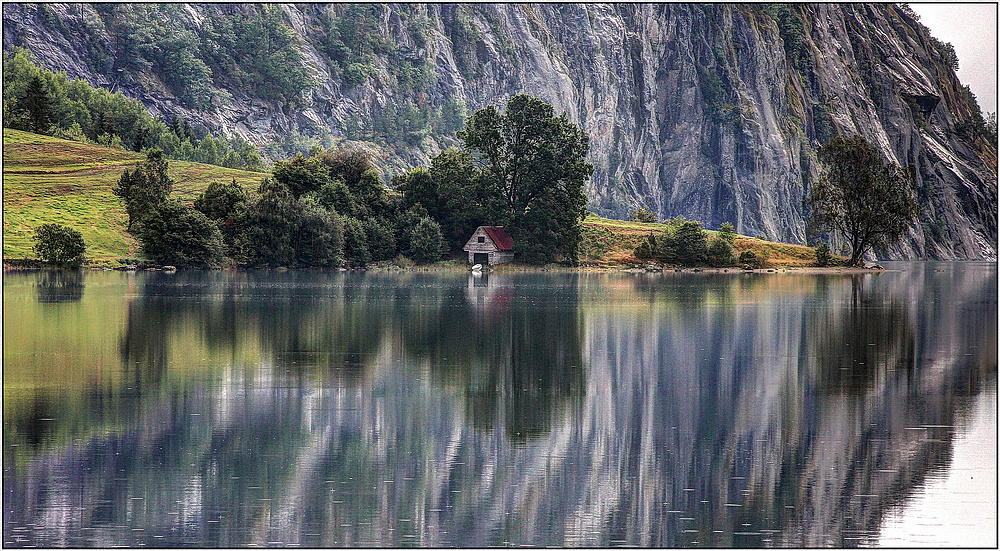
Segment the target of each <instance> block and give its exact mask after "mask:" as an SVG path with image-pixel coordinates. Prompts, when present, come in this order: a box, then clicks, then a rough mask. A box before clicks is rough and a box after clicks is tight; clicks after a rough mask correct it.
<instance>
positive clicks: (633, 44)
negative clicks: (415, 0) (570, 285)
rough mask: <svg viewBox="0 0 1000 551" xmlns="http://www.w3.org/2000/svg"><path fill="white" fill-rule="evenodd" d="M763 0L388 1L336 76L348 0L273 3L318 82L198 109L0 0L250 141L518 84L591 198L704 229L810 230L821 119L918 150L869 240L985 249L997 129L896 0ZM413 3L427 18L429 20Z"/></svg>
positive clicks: (72, 52)
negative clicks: (362, 62) (908, 215)
mask: <svg viewBox="0 0 1000 551" xmlns="http://www.w3.org/2000/svg"><path fill="white" fill-rule="evenodd" d="M775 7H776V6H770V7H757V6H745V5H730V4H710V5H704V4H613V5H604V4H570V5H556V4H538V5H524V4H468V5H461V4H459V5H453V4H431V5H427V6H419V5H417V6H413V5H407V6H403V5H387V6H385V7H383V8H381V10H382V11H381V12H380V16H379V22H378V24H379V26H380V30H381V31H382V32H383V33H384V36H386V37H387V38H388V39H389V40H390V41H393V42H394V44H395V45H396V50H395V53H393V54H382V55H379V56H377V57H376V58H375V59H374V60H373V62H372V68H373V75H372V77H371V78H369V79H368V81H367V82H366V83H363V84H360V85H350V84H346V83H345V82H342V78H341V77H340V76H338V74H339V73H338V70H337V69H336V68H335V64H334V62H333V61H332V60H331V59H329V57H328V56H327V54H325V53H324V51H325V50H324V49H323V48H322V44H321V41H320V37H319V36H318V34H317V31H316V29H317V28H319V27H320V23H319V21H320V19H321V17H323V16H324V14H333V16H334V17H336V16H338V15H339V14H342V13H343V11H344V6H343V5H339V6H338V5H318V4H313V5H283V6H282V12H283V17H284V21H285V23H286V24H287V25H288V26H289V27H290V28H292V29H293V30H294V31H295V32H296V33H298V35H299V37H300V43H299V48H300V51H301V53H302V55H303V63H304V64H305V65H306V66H307V67H309V69H310V71H311V73H312V74H313V75H314V76H315V77H316V79H317V81H318V83H319V84H318V85H317V86H316V87H315V88H313V89H311V90H310V91H308V92H307V93H306V101H305V102H304V104H303V105H301V106H297V107H294V108H289V107H287V106H283V105H274V104H267V103H265V102H262V101H260V100H259V98H253V97H247V95H246V94H245V92H243V91H241V90H237V89H225V90H224V91H225V92H227V93H228V94H229V95H231V96H232V99H231V100H227V101H222V102H219V104H218V105H217V106H216V107H214V108H213V109H212V110H210V111H192V110H190V109H187V108H185V107H184V106H182V105H180V104H179V102H178V101H177V100H175V99H174V97H173V96H172V95H171V93H170V91H169V90H168V89H165V88H164V87H162V86H157V84H156V79H150V78H148V75H138V74H131V73H128V72H127V71H126V72H118V73H117V74H106V72H101V71H98V70H95V69H94V68H93V65H94V64H93V63H90V62H88V59H87V55H90V54H87V52H94V51H102V48H103V49H104V50H107V51H111V52H112V53H113V50H114V45H113V41H112V40H111V37H110V36H109V35H108V31H107V29H106V27H105V26H104V24H103V21H102V19H101V17H100V16H99V15H98V14H97V12H96V11H95V10H94V9H93V8H92V7H91V5H87V4H73V5H58V4H54V5H49V9H48V11H47V13H49V14H53V13H54V14H55V17H53V16H52V15H47V16H45V17H43V16H42V15H41V14H40V13H39V8H38V5H34V4H4V7H3V17H4V48H5V49H7V48H10V47H13V46H24V47H27V48H28V49H29V50H31V51H32V52H34V53H35V55H36V56H38V57H39V59H40V61H41V62H42V64H43V65H45V66H46V67H49V68H51V69H58V70H62V71H65V72H66V73H67V74H68V75H69V76H71V77H81V78H85V79H87V80H88V81H90V82H91V83H93V84H96V85H100V86H107V87H111V88H115V89H119V90H121V91H122V92H123V93H125V94H126V95H129V96H132V97H136V98H138V99H140V100H141V101H142V102H143V103H144V104H145V105H146V106H147V107H148V108H149V110H150V111H151V112H153V113H155V114H159V115H165V114H171V113H181V114H184V115H185V116H187V117H188V118H190V119H192V120H195V121H198V122H200V123H201V124H203V125H204V126H206V127H207V128H209V129H211V130H212V131H213V132H215V133H216V134H222V135H229V136H235V135H238V136H241V137H243V138H245V139H247V140H248V141H250V142H252V143H255V144H257V145H263V144H265V143H267V142H274V141H280V140H281V139H282V138H284V137H286V136H288V135H290V134H296V133H297V134H301V135H303V136H315V137H322V136H327V137H328V138H329V137H331V136H332V137H342V136H345V135H347V134H348V131H347V128H348V125H350V124H352V121H354V120H357V118H358V117H364V116H371V115H372V114H373V113H380V112H382V111H383V110H384V109H386V108H387V106H400V105H402V104H403V103H404V102H406V101H428V102H430V103H431V105H434V106H440V105H443V104H444V102H445V101H447V100H448V99H449V98H453V97H459V98H463V99H464V101H465V102H466V105H467V106H468V109H469V112H471V111H472V110H474V109H477V108H480V107H483V106H485V105H488V104H496V105H503V104H504V102H505V101H506V99H507V98H509V97H510V96H511V95H513V94H516V93H521V92H525V93H529V94H533V95H536V96H539V97H541V98H542V99H545V100H546V101H549V102H551V103H552V104H553V105H554V106H555V108H556V110H557V111H565V112H566V113H567V114H568V116H569V118H570V119H571V120H573V121H574V122H576V123H578V124H580V125H581V126H582V127H583V128H584V129H585V130H586V131H587V132H588V134H589V135H590V137H591V154H590V158H591V161H592V162H593V163H594V165H595V168H596V170H595V173H594V176H593V179H592V181H591V183H590V186H589V189H588V190H587V191H588V194H589V197H590V199H591V208H592V210H595V211H597V212H599V213H601V214H605V215H610V216H617V217H624V216H627V213H629V212H630V211H631V210H632V209H634V208H635V207H638V206H644V207H646V208H648V209H650V210H652V211H654V212H656V213H657V214H658V215H659V216H660V217H661V218H668V217H672V216H676V215H684V216H685V217H687V218H691V219H695V220H700V221H702V222H704V223H705V225H706V226H707V227H709V228H717V227H718V226H719V225H721V224H722V223H723V222H726V221H729V222H732V223H733V224H734V225H735V226H736V229H737V231H738V232H740V233H743V234H749V235H756V234H764V235H765V236H766V237H768V238H769V239H776V240H781V241H788V242H794V243H805V242H806V241H807V239H808V236H807V234H806V222H805V220H806V217H807V214H808V213H806V212H804V207H803V206H802V202H803V198H804V197H805V195H806V193H807V189H808V183H809V181H811V179H812V178H814V177H815V176H816V174H817V171H818V169H819V166H818V163H817V161H816V155H815V151H816V148H817V147H818V146H819V145H820V143H821V142H822V141H823V140H825V139H829V137H830V136H832V135H834V134H835V133H843V134H860V135H862V136H864V137H865V138H866V139H868V140H869V141H871V142H872V143H873V144H876V145H877V146H878V147H879V148H880V149H881V150H882V151H883V153H884V154H885V156H886V158H887V159H889V160H892V161H894V162H898V163H901V164H909V165H913V166H914V167H915V168H916V174H917V181H918V190H919V196H920V201H921V203H922V205H923V211H922V213H921V215H920V219H919V221H918V222H917V223H915V224H914V225H913V226H912V227H911V228H910V230H909V232H908V234H907V236H906V237H905V239H904V240H903V242H902V243H900V244H899V245H897V246H894V247H892V248H890V249H889V250H885V251H877V253H878V256H879V257H880V258H937V259H967V258H968V259H972V258H985V259H996V251H997V170H996V166H997V152H996V147H995V145H991V144H987V143H985V142H983V141H979V142H976V143H969V142H968V141H966V140H964V139H962V138H960V137H959V136H958V134H957V133H956V125H957V124H958V123H959V122H960V121H962V120H964V119H966V118H968V116H969V113H970V111H969V106H968V105H967V104H966V103H965V99H964V98H963V96H962V94H961V91H960V86H961V85H960V83H959V81H958V79H957V77H956V76H955V73H954V71H953V70H952V69H951V68H950V67H948V66H947V65H946V64H945V63H944V62H943V61H942V59H941V56H940V54H938V53H937V51H936V50H935V49H934V47H933V46H932V44H931V43H930V38H929V35H928V34H927V31H926V29H925V28H923V27H922V26H921V25H920V24H919V23H918V22H916V21H915V20H913V19H912V18H911V17H910V16H909V15H907V14H905V13H903V12H902V11H900V10H899V9H898V8H897V7H895V6H894V5H890V4H832V5H824V4H808V5H789V6H788V10H789V12H790V13H791V14H792V15H793V16H795V17H797V18H798V20H799V21H801V26H802V35H801V37H799V38H798V40H799V41H800V43H801V46H800V47H799V49H798V50H795V49H794V48H793V47H791V46H789V44H790V43H789V44H786V42H785V40H783V35H782V31H781V30H780V28H779V22H778V21H777V20H776V19H777V17H776V16H775V15H774V10H775ZM227 9H257V8H254V7H250V8H246V7H244V8H234V7H232V6H226V5H211V4H208V5H206V4H193V5H191V6H190V7H189V9H186V10H184V12H183V13H184V14H185V17H186V18H187V19H188V20H187V21H185V23H184V24H185V25H186V26H188V27H189V28H191V29H193V30H195V31H196V32H197V31H198V29H199V26H200V25H201V24H202V23H201V22H202V20H203V19H204V16H205V14H207V13H209V12H210V11H211V10H227ZM414 17H426V21H427V25H426V29H425V31H424V38H423V39H418V37H416V35H415V33H414V31H413V26H412V25H410V24H409V21H410V20H411V19H412V18H414ZM462 33H465V34H462ZM460 35H461V36H466V37H467V38H466V39H465V40H459V36H460ZM468 37H471V38H468ZM789 51H791V52H792V53H789ZM795 52H801V53H800V54H797V53H795ZM796 56H798V57H797V58H796ZM405 59H414V60H421V59H429V60H432V61H433V68H434V72H435V74H436V78H435V79H434V82H433V83H432V84H431V85H430V86H429V87H428V89H426V90H423V91H418V92H414V91H413V90H403V89H400V88H399V87H398V86H395V87H394V86H393V83H394V82H398V81H396V80H395V79H393V78H392V75H393V74H394V72H395V71H397V70H398V67H399V66H400V64H401V62H402V61H401V60H405ZM217 82H222V81H218V80H217ZM220 86H222V85H220ZM222 87H223V88H224V86H222ZM452 144H454V139H453V138H451V137H449V136H448V135H447V134H446V133H431V134H430V135H429V136H427V137H424V138H423V139H422V140H421V141H420V142H419V144H415V145H408V144H404V143H401V142H400V143H381V144H380V146H381V150H382V152H383V153H384V155H383V156H384V162H385V164H386V166H387V169H388V170H393V171H400V170H404V169H406V168H407V167H410V166H416V165H420V164H424V163H426V162H427V160H428V158H429V156H431V155H433V154H435V153H436V152H437V151H439V150H440V149H442V148H443V147H447V146H449V145H452ZM289 152H290V151H284V153H289ZM833 245H834V249H835V250H836V249H837V248H838V246H839V245H840V243H839V242H838V241H837V240H834V243H833Z"/></svg>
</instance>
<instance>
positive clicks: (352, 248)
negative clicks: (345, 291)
mask: <svg viewBox="0 0 1000 551" xmlns="http://www.w3.org/2000/svg"><path fill="white" fill-rule="evenodd" d="M343 220H344V260H345V261H346V262H347V264H348V265H350V266H352V267H362V266H365V265H366V264H368V263H369V262H371V261H372V255H371V252H370V251H369V249H368V236H367V235H366V234H365V228H364V226H363V225H362V224H361V221H360V220H358V219H357V218H352V217H350V216H345V217H344V218H343Z"/></svg>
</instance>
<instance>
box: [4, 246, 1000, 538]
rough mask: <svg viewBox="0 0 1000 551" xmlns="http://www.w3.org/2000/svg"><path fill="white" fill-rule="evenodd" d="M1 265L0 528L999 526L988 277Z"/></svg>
mask: <svg viewBox="0 0 1000 551" xmlns="http://www.w3.org/2000/svg"><path fill="white" fill-rule="evenodd" d="M887 267H888V268H890V270H892V271H889V272H887V273H883V274H865V275H855V276H850V275H804V274H781V273H779V274H756V275H750V274H718V275H711V274H676V273H672V272H670V273H664V274H589V273H588V274H570V273H540V274H508V275H500V274H493V275H484V276H483V277H473V276H471V275H467V274H449V275H440V274H430V273H420V272H410V273H403V274H387V273H364V274H354V273H351V274H343V273H296V272H288V273H229V272H208V273H183V272H179V273H176V274H164V273H139V274H123V273H117V272H109V273H100V272H94V273H83V274H76V275H72V274H58V273H42V274H12V275H5V276H4V279H3V322H4V324H3V367H4V369H3V462H4V478H3V492H4V496H3V508H4V514H3V542H4V546H5V547H11V546H14V547H17V546H28V545H39V546H48V547H52V546H58V547H62V546H70V547H81V546H83V547H86V546H100V547H110V546H115V545H126V546H157V547H164V546H197V547H215V546H223V547H242V546H250V545H259V546H295V545H299V546H307V547H317V546H393V547H406V546H488V545H501V546H520V545H532V546H544V545H556V546H602V547H606V546H619V545H639V546H665V547H688V546H692V547H698V546H704V547H739V546H751V547H772V546H773V547H782V546H784V547H788V546H796V547H798V546H807V547H812V546H835V547H854V546H870V545H894V546H925V545H944V546H949V545H981V546H996V544H997V540H996V528H997V513H996V512H997V500H996V480H997V463H996V461H997V459H996V458H997V455H996V454H997V451H996V450H997V443H996V417H997V410H996V403H997V266H996V264H995V263H993V264H989V263H910V264H903V263H900V264H890V265H888V266H887Z"/></svg>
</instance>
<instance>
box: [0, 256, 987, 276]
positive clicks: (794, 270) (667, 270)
mask: <svg viewBox="0 0 1000 551" xmlns="http://www.w3.org/2000/svg"><path fill="white" fill-rule="evenodd" d="M449 262H450V261H443V262H441V263H437V264H429V265H423V266H405V267H404V266H397V265H394V264H373V265H369V266H366V267H364V268H321V267H306V268H284V267H277V268H246V267H226V268H216V269H205V268H180V269H178V268H176V267H173V266H160V265H155V264H152V263H138V264H132V265H122V266H116V267H111V266H82V267H80V268H78V269H80V270H86V271H95V272H108V271H118V272H167V273H174V272H177V271H188V270H197V271H221V272H255V271H269V272H330V273H339V272H344V273H346V272H425V273H431V272H439V273H460V272H465V273H471V272H472V270H471V269H470V268H469V267H468V266H463V265H458V264H457V263H449ZM887 262H889V261H887ZM905 262H990V261H987V260H950V261H949V260H940V261H939V260H914V261H905ZM59 269H60V268H53V267H50V266H45V265H44V264H42V263H41V262H40V261H34V260H28V259H13V260H7V259H5V260H4V261H3V273H5V274H7V273H18V272H37V271H44V270H59ZM895 271H899V270H892V269H886V268H884V267H883V266H880V265H878V264H874V265H870V266H863V267H862V266H856V267H847V266H825V267H824V266H770V267H764V268H754V269H744V268H741V267H738V266H729V267H724V268H712V267H697V266H695V267H676V266H662V265H660V266H655V267H639V266H559V265H549V266H530V265H525V264H502V265H499V266H494V267H492V268H488V269H486V270H484V271H483V273H486V274H490V273H492V274H497V275H501V274H514V273H547V272H555V273H627V274H730V275H739V274H799V275H852V274H871V273H874V274H878V273H882V272H895Z"/></svg>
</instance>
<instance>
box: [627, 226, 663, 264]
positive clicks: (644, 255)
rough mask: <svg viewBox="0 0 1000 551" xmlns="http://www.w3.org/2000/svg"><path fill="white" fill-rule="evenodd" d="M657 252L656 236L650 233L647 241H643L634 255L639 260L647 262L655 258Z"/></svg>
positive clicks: (633, 252)
mask: <svg viewBox="0 0 1000 551" xmlns="http://www.w3.org/2000/svg"><path fill="white" fill-rule="evenodd" d="M656 252H657V251H656V236H654V235H653V232H650V233H649V235H648V236H647V237H646V239H643V240H642V241H641V242H640V243H639V245H638V246H637V247H636V248H635V250H634V251H632V254H634V255H635V257H636V258H638V259H639V260H646V259H648V258H653V255H655V254H656Z"/></svg>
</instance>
